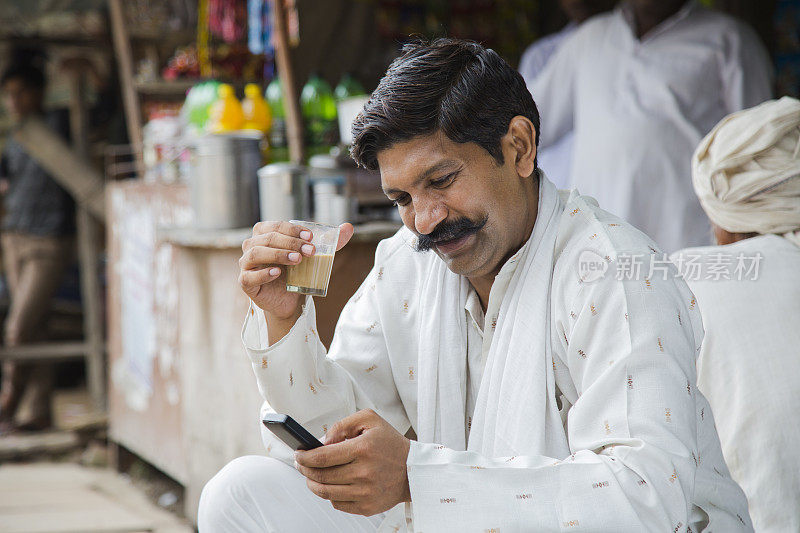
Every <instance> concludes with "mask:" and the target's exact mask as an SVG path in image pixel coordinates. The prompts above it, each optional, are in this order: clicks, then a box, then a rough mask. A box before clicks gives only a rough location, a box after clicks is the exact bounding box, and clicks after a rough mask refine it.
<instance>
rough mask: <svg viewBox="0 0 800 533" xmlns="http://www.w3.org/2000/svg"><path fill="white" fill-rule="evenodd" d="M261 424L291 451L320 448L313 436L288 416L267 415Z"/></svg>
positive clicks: (318, 442)
mask: <svg viewBox="0 0 800 533" xmlns="http://www.w3.org/2000/svg"><path fill="white" fill-rule="evenodd" d="M261 422H263V424H264V426H266V428H267V429H268V430H270V431H271V432H272V433H274V434H275V436H276V437H278V438H279V439H281V440H282V441H283V442H285V443H286V445H287V446H289V447H290V448H291V449H293V450H313V449H314V448H319V447H320V446H322V443H321V442H320V441H318V440H317V438H316V437H314V435H312V434H311V433H309V432H308V431H307V430H306V428H304V427H303V426H301V425H300V424H298V423H297V422H296V421H295V419H293V418H292V417H291V416H289V415H281V414H278V413H267V414H265V415H264V418H262V419H261Z"/></svg>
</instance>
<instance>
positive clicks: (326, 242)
mask: <svg viewBox="0 0 800 533" xmlns="http://www.w3.org/2000/svg"><path fill="white" fill-rule="evenodd" d="M289 222H291V223H292V224H294V225H296V226H301V227H303V228H306V229H307V230H309V231H310V232H311V235H312V237H311V244H313V245H314V255H312V256H311V257H305V256H303V258H302V259H301V260H300V263H299V264H297V265H289V267H288V268H287V272H286V290H287V291H289V292H298V293H300V294H310V295H312V296H322V297H324V296H326V295H327V294H328V281H329V280H330V278H331V268H332V267H333V255H334V254H335V253H336V244H337V243H338V242H339V226H329V225H328V224H318V223H316V222H306V221H303V220H290V221H289Z"/></svg>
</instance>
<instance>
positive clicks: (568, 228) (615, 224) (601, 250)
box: [556, 190, 663, 261]
mask: <svg viewBox="0 0 800 533" xmlns="http://www.w3.org/2000/svg"><path fill="white" fill-rule="evenodd" d="M584 250H591V251H594V252H595V253H598V254H600V255H601V256H603V257H606V256H608V258H609V259H610V260H612V261H613V260H615V259H616V257H617V256H619V255H620V254H635V253H644V254H662V253H663V252H662V250H661V249H660V247H659V246H658V245H657V244H656V243H655V242H654V241H653V240H652V239H651V238H650V237H648V236H647V235H646V234H644V233H643V232H642V231H640V230H639V229H637V228H636V227H634V226H633V225H632V224H630V223H629V222H627V221H625V220H623V219H621V218H619V217H618V216H616V215H613V214H612V213H609V212H608V211H606V210H605V209H603V208H601V207H600V206H599V205H598V204H597V201H596V200H595V199H594V198H592V197H590V196H583V195H581V194H580V193H579V192H578V191H577V190H573V191H571V192H570V195H569V197H568V198H567V199H566V202H565V206H564V212H563V213H562V215H561V221H560V224H559V231H558V236H557V238H556V257H557V258H559V257H561V256H563V255H565V254H566V255H576V254H580V253H581V252H582V251H584Z"/></svg>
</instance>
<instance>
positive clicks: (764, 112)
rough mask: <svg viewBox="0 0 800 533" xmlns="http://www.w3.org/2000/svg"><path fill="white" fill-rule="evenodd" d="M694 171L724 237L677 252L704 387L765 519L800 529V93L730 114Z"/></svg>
mask: <svg viewBox="0 0 800 533" xmlns="http://www.w3.org/2000/svg"><path fill="white" fill-rule="evenodd" d="M692 180H693V183H694V189H695V192H696V193H697V196H698V198H699V199H700V203H701V204H702V206H703V209H704V210H705V212H706V214H707V215H708V218H709V220H710V221H711V225H712V228H713V230H714V236H715V238H716V241H717V243H718V246H709V247H702V248H689V249H685V250H682V251H680V252H677V253H676V254H674V255H673V256H672V259H673V261H674V262H675V263H676V264H677V265H678V268H679V270H680V271H681V272H682V273H683V274H684V277H685V278H686V281H687V282H688V283H689V286H690V288H691V289H692V291H693V292H694V294H695V297H696V299H697V303H698V305H699V307H700V313H701V315H702V318H703V323H704V327H705V330H706V335H705V338H704V340H703V345H702V348H701V350H700V354H699V356H698V361H697V382H698V387H699V388H700V390H701V391H702V392H703V394H705V395H706V397H707V398H708V401H709V402H710V403H711V407H712V409H713V411H714V417H715V419H716V422H717V429H718V431H719V436H720V440H721V442H722V450H723V454H724V456H725V461H726V462H727V464H728V466H729V468H730V471H731V474H732V476H733V478H734V479H735V480H736V481H738V482H739V484H740V485H741V486H742V488H743V489H744V491H745V494H746V495H747V498H748V502H749V506H750V514H751V516H752V518H753V524H754V526H755V530H756V531H759V532H760V531H800V498H798V495H799V494H800V446H799V445H798V443H799V442H800V424H797V416H798V415H797V413H798V412H800V101H798V100H796V99H794V98H789V97H784V98H781V99H780V100H772V101H768V102H765V103H763V104H761V105H758V106H756V107H753V108H751V109H747V110H744V111H741V112H738V113H734V114H732V115H729V116H728V117H726V118H724V119H723V120H722V121H721V122H720V123H719V124H717V126H716V127H715V128H714V129H713V130H712V131H711V133H709V134H708V135H707V136H706V137H705V138H704V139H703V140H702V141H701V142H700V145H699V146H698V147H697V150H696V151H695V153H694V157H693V159H692Z"/></svg>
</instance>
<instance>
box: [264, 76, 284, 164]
mask: <svg viewBox="0 0 800 533" xmlns="http://www.w3.org/2000/svg"><path fill="white" fill-rule="evenodd" d="M265 97H266V99H267V104H269V110H270V112H271V114H272V128H271V129H270V132H269V159H270V161H272V162H276V161H288V160H289V143H288V141H287V138H286V111H285V110H284V107H283V87H282V86H281V79H280V78H278V77H277V76H276V77H275V79H273V80H272V81H271V82H270V84H269V85H267V90H266V94H265Z"/></svg>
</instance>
